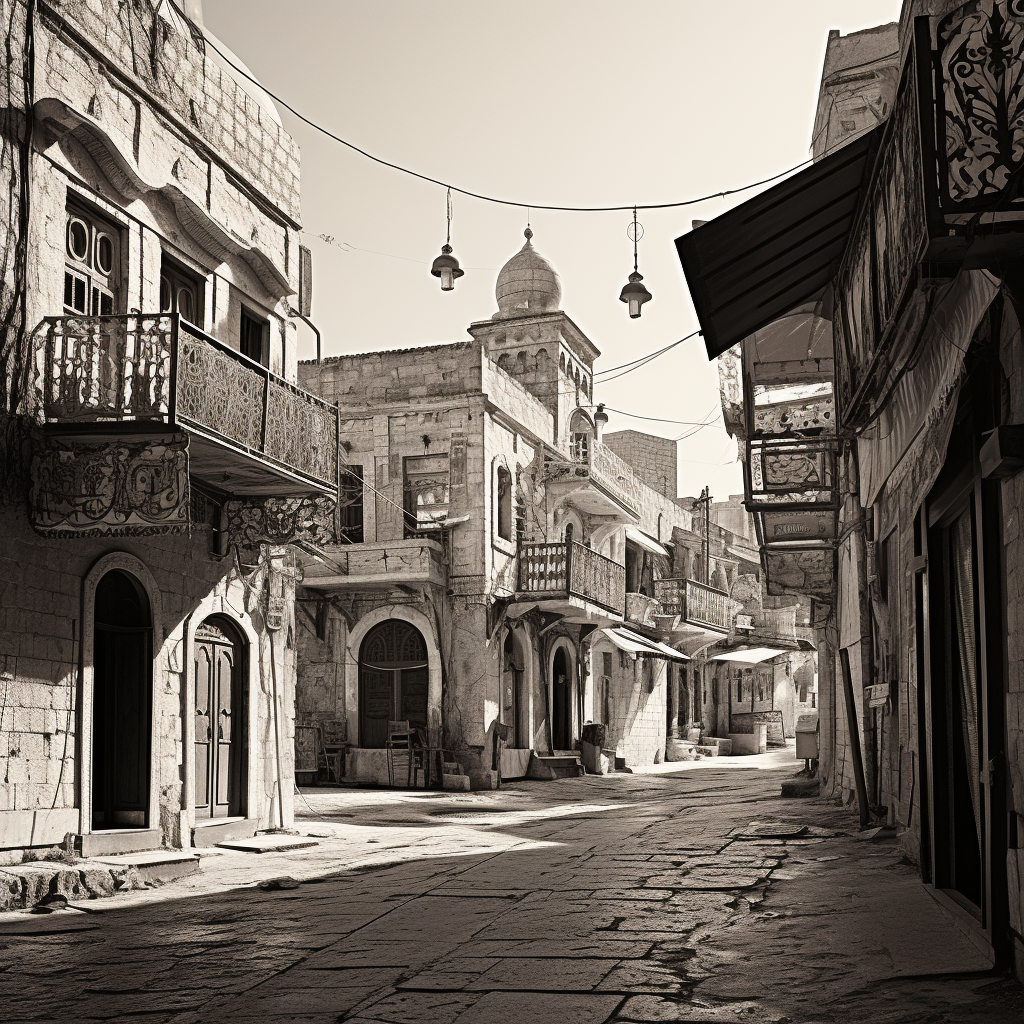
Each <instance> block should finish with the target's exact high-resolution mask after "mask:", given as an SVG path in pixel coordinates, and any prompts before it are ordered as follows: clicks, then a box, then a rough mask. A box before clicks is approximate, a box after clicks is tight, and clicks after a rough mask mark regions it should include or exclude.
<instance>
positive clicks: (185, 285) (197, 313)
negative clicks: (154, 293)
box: [160, 255, 205, 329]
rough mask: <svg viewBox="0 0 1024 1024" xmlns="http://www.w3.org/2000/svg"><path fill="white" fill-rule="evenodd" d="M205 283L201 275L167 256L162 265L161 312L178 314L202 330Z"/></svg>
mask: <svg viewBox="0 0 1024 1024" xmlns="http://www.w3.org/2000/svg"><path fill="white" fill-rule="evenodd" d="M204 283H205V282H204V281H203V279H202V277H200V276H199V274H197V273H195V272H194V271H192V270H188V269H187V268H185V267H183V266H182V265H181V264H180V263H176V262H175V261H174V260H172V259H170V258H169V257H167V256H166V255H165V256H164V257H163V260H162V262H161V264H160V312H161V313H178V314H179V315H180V316H181V318H182V320H187V321H188V322H189V323H190V324H195V326H196V327H198V328H200V329H202V326H203V285H204Z"/></svg>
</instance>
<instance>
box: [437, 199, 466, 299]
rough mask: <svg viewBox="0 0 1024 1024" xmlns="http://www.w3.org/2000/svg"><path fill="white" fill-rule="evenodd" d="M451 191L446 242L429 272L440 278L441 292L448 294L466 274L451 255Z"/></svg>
mask: <svg viewBox="0 0 1024 1024" xmlns="http://www.w3.org/2000/svg"><path fill="white" fill-rule="evenodd" d="M451 241H452V190H451V189H448V241H447V242H445V244H444V245H442V246H441V255H440V256H438V257H437V259H435V260H434V262H433V263H432V264H431V267H430V272H431V273H432V274H433V275H434V277H439V278H441V291H443V292H450V291H452V289H453V288H454V287H455V282H456V281H457V280H458V279H459V278H460V277H462V276H463V275H464V274H465V273H466V272H465V271H464V270H460V269H459V261H458V260H457V259H456V258H455V257H454V256H453V255H452V246H451Z"/></svg>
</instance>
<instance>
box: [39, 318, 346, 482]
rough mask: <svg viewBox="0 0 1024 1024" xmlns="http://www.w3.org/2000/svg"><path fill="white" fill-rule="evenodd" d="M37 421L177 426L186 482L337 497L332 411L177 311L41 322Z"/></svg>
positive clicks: (122, 428)
mask: <svg viewBox="0 0 1024 1024" xmlns="http://www.w3.org/2000/svg"><path fill="white" fill-rule="evenodd" d="M44 324H45V332H46V336H45V344H44V346H43V348H42V351H43V356H44V360H43V364H42V366H41V367H40V379H41V385H42V400H43V416H44V419H45V422H46V424H47V425H48V426H49V427H50V428H51V429H52V430H53V431H55V432H59V433H62V434H86V433H92V434H107V435H109V434H117V435H119V436H122V437H123V436H132V435H135V436H138V435H146V434H154V433H158V432H166V431H168V430H178V429H181V430H184V431H185V432H186V433H187V434H188V437H189V444H188V466H189V474H190V475H191V476H192V477H194V478H195V479H196V480H199V481H201V482H203V483H205V484H206V485H207V486H208V487H209V488H211V489H213V490H214V492H215V493H219V494H224V495H226V496H232V497H256V496H259V497H269V496H303V495H309V494H316V493H322V494H334V493H336V492H337V486H338V423H339V419H338V417H339V413H338V409H337V407H336V406H333V405H330V404H328V403H327V402H325V401H323V400H322V399H320V398H317V397H316V396H315V395H311V394H309V392H307V391H303V390H302V388H299V387H296V386H295V385H294V384H290V383H289V382H288V381H286V380H284V379H283V378H281V377H278V376H277V375H276V374H274V373H271V372H270V370H268V369H267V368H266V367H265V366H261V365H260V364H259V363H256V362H253V361H252V360H250V359H247V358H246V357H245V356H243V355H241V354H240V353H238V352H236V351H235V350H234V349H232V348H231V347H230V346H228V345H225V344H224V343H223V342H220V341H217V339H216V338H211V337H210V336H209V335H208V334H205V333H203V332H202V331H201V330H199V329H198V328H197V327H194V326H192V325H191V324H189V323H188V322H187V321H185V320H182V319H181V318H180V317H178V316H177V315H173V316H172V315H161V314H132V315H127V316H95V317H80V316H59V317H48V318H47V319H46V320H45V321H44Z"/></svg>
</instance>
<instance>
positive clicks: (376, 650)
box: [359, 619, 430, 747]
mask: <svg viewBox="0 0 1024 1024" xmlns="http://www.w3.org/2000/svg"><path fill="white" fill-rule="evenodd" d="M429 688H430V671H429V668H428V667H427V645H426V642H425V641H424V639H423V635H422V634H421V633H420V631H419V630H418V629H416V627H415V626H413V625H412V624H411V623H409V622H406V621H405V620H404V619H386V620H385V621H384V622H381V623H379V624H378V625H376V626H374V627H373V629H371V630H370V632H369V633H367V634H366V636H365V637H364V639H363V642H362V645H361V646H360V651H359V745H360V746H361V747H383V746H385V745H386V744H387V739H388V722H408V723H409V725H410V726H411V727H412V728H413V729H426V727H427V718H428V715H427V701H428V692H429Z"/></svg>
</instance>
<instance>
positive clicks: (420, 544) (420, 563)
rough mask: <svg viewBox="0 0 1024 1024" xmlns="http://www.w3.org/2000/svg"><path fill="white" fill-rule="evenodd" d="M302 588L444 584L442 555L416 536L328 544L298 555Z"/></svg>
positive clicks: (438, 548) (437, 545) (364, 588)
mask: <svg viewBox="0 0 1024 1024" xmlns="http://www.w3.org/2000/svg"><path fill="white" fill-rule="evenodd" d="M302 561H303V565H302V575H303V585H304V586H306V587H311V588H313V589H317V590H335V591H341V590H361V591H369V590H379V589H386V588H390V587H395V586H399V585H402V584H410V583H434V584H438V585H440V584H442V583H443V582H444V552H443V551H442V549H441V545H440V543H438V541H436V540H424V539H422V538H419V537H415V538H411V539H407V540H395V541H376V542H374V543H370V544H328V545H325V546H324V547H323V548H322V549H321V553H320V555H318V556H317V558H313V557H311V556H309V555H304V556H302Z"/></svg>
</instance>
